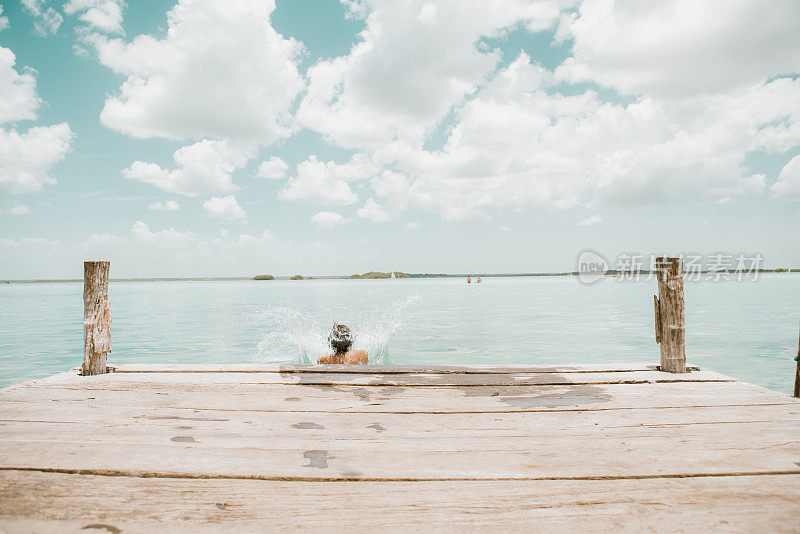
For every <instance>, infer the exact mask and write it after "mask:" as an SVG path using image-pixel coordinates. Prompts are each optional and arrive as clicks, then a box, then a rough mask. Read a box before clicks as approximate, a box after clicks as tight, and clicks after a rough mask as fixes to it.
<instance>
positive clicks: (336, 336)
mask: <svg viewBox="0 0 800 534" xmlns="http://www.w3.org/2000/svg"><path fill="white" fill-rule="evenodd" d="M328 342H329V343H330V344H331V348H332V349H333V354H329V355H327V356H323V357H322V358H320V359H319V360H318V362H317V363H333V364H343V365H363V364H366V363H367V352H366V351H364V350H350V347H351V346H352V345H353V338H352V337H351V335H350V328H348V327H346V326H345V325H343V324H334V325H333V331H331V333H330V335H329V336H328Z"/></svg>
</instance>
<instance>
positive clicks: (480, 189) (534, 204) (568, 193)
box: [397, 54, 800, 220]
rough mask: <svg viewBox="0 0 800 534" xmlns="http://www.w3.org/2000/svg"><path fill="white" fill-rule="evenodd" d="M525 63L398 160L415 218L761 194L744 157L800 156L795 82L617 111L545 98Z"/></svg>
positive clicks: (543, 79)
mask: <svg viewBox="0 0 800 534" xmlns="http://www.w3.org/2000/svg"><path fill="white" fill-rule="evenodd" d="M557 84H558V81H557V80H554V78H553V76H552V73H550V72H548V71H546V70H545V69H542V68H541V67H539V66H538V65H536V64H535V63H531V62H530V59H529V58H528V57H527V56H525V55H524V54H522V55H520V57H519V58H518V59H517V60H516V61H514V62H513V63H512V64H511V65H510V66H509V67H508V68H507V69H504V70H502V71H501V72H499V73H498V75H497V76H496V77H495V79H494V80H493V81H492V82H490V83H489V84H487V86H486V87H485V88H483V89H482V91H481V92H480V93H479V94H478V95H476V96H475V98H473V99H471V100H470V101H469V102H468V103H467V104H465V105H464V106H463V107H462V108H461V109H460V110H459V111H458V113H457V114H456V117H455V118H456V125H455V126H454V128H453V130H452V133H451V135H450V138H449V139H448V141H447V143H446V144H445V146H444V148H443V149H442V150H440V151H436V152H425V151H409V152H408V153H400V152H398V153H397V157H398V161H397V166H398V167H400V168H402V169H403V170H405V171H406V172H407V173H408V174H409V175H411V176H413V177H415V178H414V179H413V181H412V183H411V185H410V187H409V189H408V192H409V203H410V205H412V206H415V207H418V208H422V209H425V210H428V211H433V212H436V213H439V214H441V215H442V216H443V217H444V218H445V219H449V220H457V219H466V218H475V217H484V218H486V217H489V216H491V214H492V213H494V212H497V211H500V210H504V209H513V210H528V209H552V208H570V207H574V206H580V205H589V206H592V205H608V204H611V205H623V206H635V205H643V204H647V203H650V202H658V201H665V200H670V199H675V198H679V197H681V196H685V195H698V196H702V197H706V198H710V199H712V200H716V199H720V198H725V197H730V196H735V195H742V194H753V193H755V194H760V193H762V192H763V191H764V189H765V176H764V175H763V174H758V173H752V172H751V171H749V170H748V168H747V166H746V164H745V158H746V155H747V153H748V152H750V151H754V150H766V151H782V150H786V149H787V148H789V147H793V146H798V145H800V80H793V79H789V78H780V79H776V80H773V81H771V82H769V83H766V84H760V85H756V86H752V87H749V88H746V89H741V90H738V91H735V92H730V93H726V94H721V95H711V96H697V97H693V98H687V99H681V100H678V101H673V100H668V101H663V100H657V99H654V98H649V97H642V98H640V99H638V100H637V101H635V102H633V103H631V104H629V105H623V104H618V103H612V102H605V101H603V100H602V99H601V98H600V97H599V96H598V95H597V94H596V93H594V92H593V91H587V92H585V93H582V94H580V93H579V94H577V95H574V96H564V95H562V94H560V93H558V92H554V91H552V88H553V87H555V86H556V85H557Z"/></svg>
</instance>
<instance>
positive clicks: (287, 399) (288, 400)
mask: <svg viewBox="0 0 800 534" xmlns="http://www.w3.org/2000/svg"><path fill="white" fill-rule="evenodd" d="M283 400H285V401H287V402H299V401H300V397H286V398H285V399H283Z"/></svg>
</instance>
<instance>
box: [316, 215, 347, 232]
mask: <svg viewBox="0 0 800 534" xmlns="http://www.w3.org/2000/svg"><path fill="white" fill-rule="evenodd" d="M311 222H313V223H314V224H316V225H317V226H319V227H320V228H326V229H330V228H333V227H335V226H340V225H342V224H344V223H346V222H348V219H345V218H344V217H343V216H342V215H341V214H339V213H336V212H335V211H320V212H317V213H315V214H314V216H313V217H311Z"/></svg>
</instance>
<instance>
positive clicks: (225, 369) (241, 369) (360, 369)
mask: <svg viewBox="0 0 800 534" xmlns="http://www.w3.org/2000/svg"><path fill="white" fill-rule="evenodd" d="M111 367H113V369H114V372H117V373H359V374H408V373H440V374H445V373H451V374H453V373H454V374H498V373H499V374H508V373H591V372H606V373H613V372H619V371H656V370H657V369H658V366H657V365H653V364H648V363H595V364H574V365H568V364H567V365H564V364H530V365H512V366H493V365H299V364H261V363H239V364H227V363H226V364H213V363H188V364H187V363H180V364H178V363H176V364H147V363H127V364H115V365H113V366H111ZM687 369H689V370H692V371H699V370H700V368H699V367H698V366H696V365H688V366H687Z"/></svg>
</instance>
